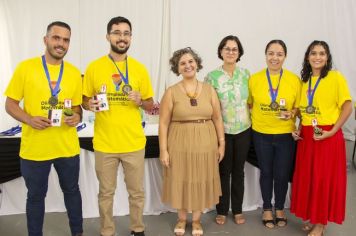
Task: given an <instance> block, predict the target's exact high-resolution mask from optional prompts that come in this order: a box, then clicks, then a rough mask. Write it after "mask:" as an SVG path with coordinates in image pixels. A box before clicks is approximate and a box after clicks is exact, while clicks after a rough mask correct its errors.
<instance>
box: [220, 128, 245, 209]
mask: <svg viewBox="0 0 356 236" xmlns="http://www.w3.org/2000/svg"><path fill="white" fill-rule="evenodd" d="M250 143H251V129H250V128H249V129H247V130H245V131H243V132H242V133H239V134H225V157H224V159H223V160H222V161H221V162H220V164H219V172H220V181H221V191H222V196H220V201H219V204H217V205H216V211H217V214H219V215H227V214H228V212H229V208H230V197H231V210H232V214H233V215H236V214H241V213H242V201H243V197H244V189H245V187H244V177H245V173H244V167H245V161H246V158H247V154H248V150H249V148H250ZM230 179H231V185H230ZM230 190H231V192H230ZM230 194H231V195H230Z"/></svg>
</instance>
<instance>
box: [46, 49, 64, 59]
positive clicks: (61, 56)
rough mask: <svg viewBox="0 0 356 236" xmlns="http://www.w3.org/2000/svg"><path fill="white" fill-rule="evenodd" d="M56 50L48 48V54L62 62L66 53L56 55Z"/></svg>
mask: <svg viewBox="0 0 356 236" xmlns="http://www.w3.org/2000/svg"><path fill="white" fill-rule="evenodd" d="M55 50H56V48H48V50H47V51H48V54H49V55H50V56H51V57H53V58H54V59H56V60H62V59H63V58H64V56H65V55H66V54H67V52H68V51H64V52H63V54H57V52H56V51H55Z"/></svg>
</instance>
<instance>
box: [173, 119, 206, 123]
mask: <svg viewBox="0 0 356 236" xmlns="http://www.w3.org/2000/svg"><path fill="white" fill-rule="evenodd" d="M210 120H211V119H199V120H172V122H178V123H205V122H208V121H210Z"/></svg>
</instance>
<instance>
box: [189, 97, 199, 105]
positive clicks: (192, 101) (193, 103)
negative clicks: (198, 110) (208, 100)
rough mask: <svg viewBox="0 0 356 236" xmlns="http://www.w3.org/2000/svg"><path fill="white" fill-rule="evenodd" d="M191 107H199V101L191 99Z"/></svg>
mask: <svg viewBox="0 0 356 236" xmlns="http://www.w3.org/2000/svg"><path fill="white" fill-rule="evenodd" d="M190 105H191V106H192V107H196V106H198V101H197V99H195V98H191V99H190Z"/></svg>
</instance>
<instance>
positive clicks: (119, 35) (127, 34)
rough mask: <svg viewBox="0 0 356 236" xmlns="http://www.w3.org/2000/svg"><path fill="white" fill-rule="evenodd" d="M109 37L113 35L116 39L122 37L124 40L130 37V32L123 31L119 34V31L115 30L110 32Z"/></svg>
mask: <svg viewBox="0 0 356 236" xmlns="http://www.w3.org/2000/svg"><path fill="white" fill-rule="evenodd" d="M110 34H111V35H114V36H116V37H124V38H128V37H130V36H131V32H130V31H125V32H121V31H119V30H115V31H112V32H110Z"/></svg>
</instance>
